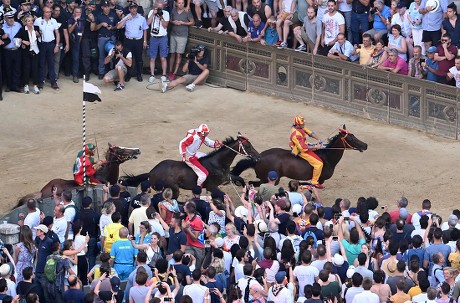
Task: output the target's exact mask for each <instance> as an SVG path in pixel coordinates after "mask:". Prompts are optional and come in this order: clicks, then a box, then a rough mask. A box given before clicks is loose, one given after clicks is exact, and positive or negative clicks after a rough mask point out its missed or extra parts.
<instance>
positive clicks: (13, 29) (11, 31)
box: [3, 21, 22, 49]
mask: <svg viewBox="0 0 460 303" xmlns="http://www.w3.org/2000/svg"><path fill="white" fill-rule="evenodd" d="M21 27H22V26H21V24H19V22H16V21H15V22H14V23H13V25H12V26H9V25H8V24H6V21H5V23H4V24H3V30H4V31H5V34H8V38H10V40H11V42H10V43H8V44H7V45H5V46H4V47H5V48H6V49H13V48H17V47H16V45H14V42H13V38H14V37H15V36H16V34H17V33H18V32H19V30H20V29H21Z"/></svg>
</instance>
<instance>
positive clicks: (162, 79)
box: [161, 75, 169, 82]
mask: <svg viewBox="0 0 460 303" xmlns="http://www.w3.org/2000/svg"><path fill="white" fill-rule="evenodd" d="M168 80H169V79H168V77H166V76H165V75H163V76H161V82H166V81H168Z"/></svg>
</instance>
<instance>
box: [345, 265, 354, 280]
mask: <svg viewBox="0 0 460 303" xmlns="http://www.w3.org/2000/svg"><path fill="white" fill-rule="evenodd" d="M355 272H356V271H355V267H354V266H353V265H350V267H348V269H347V278H348V279H351V277H353V275H354V274H355Z"/></svg>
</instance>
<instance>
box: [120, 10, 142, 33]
mask: <svg viewBox="0 0 460 303" xmlns="http://www.w3.org/2000/svg"><path fill="white" fill-rule="evenodd" d="M129 16H132V15H131V14H129V15H127V16H126V17H124V18H123V19H122V20H121V21H123V20H125V19H127V18H128V17H129ZM121 21H120V22H121ZM123 28H124V29H125V37H126V38H128V39H140V38H142V37H143V36H144V30H146V29H148V28H149V26H148V25H147V20H145V18H144V17H143V16H141V15H140V14H136V16H135V17H133V19H131V20H127V21H126V23H125V25H124V26H123Z"/></svg>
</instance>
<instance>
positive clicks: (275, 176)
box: [268, 170, 278, 181]
mask: <svg viewBox="0 0 460 303" xmlns="http://www.w3.org/2000/svg"><path fill="white" fill-rule="evenodd" d="M268 179H270V180H272V181H274V180H276V179H278V173H277V172H276V171H274V170H271V171H269V172H268Z"/></svg>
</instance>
